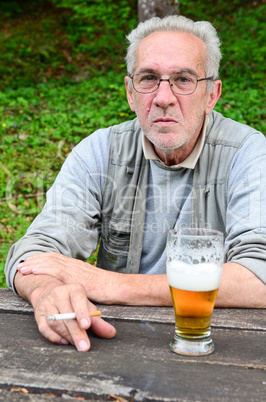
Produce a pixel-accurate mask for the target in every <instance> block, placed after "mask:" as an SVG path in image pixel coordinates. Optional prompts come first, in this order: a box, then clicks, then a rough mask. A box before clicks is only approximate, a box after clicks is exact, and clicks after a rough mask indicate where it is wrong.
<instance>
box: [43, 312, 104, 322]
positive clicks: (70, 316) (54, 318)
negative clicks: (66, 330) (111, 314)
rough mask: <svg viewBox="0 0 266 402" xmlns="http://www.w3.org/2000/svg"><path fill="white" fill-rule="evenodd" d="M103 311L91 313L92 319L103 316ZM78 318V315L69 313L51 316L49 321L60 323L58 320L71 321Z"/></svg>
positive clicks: (48, 318)
mask: <svg viewBox="0 0 266 402" xmlns="http://www.w3.org/2000/svg"><path fill="white" fill-rule="evenodd" d="M101 314H102V313H101V311H100V310H96V311H90V316H91V317H97V316H99V315H101ZM74 318H76V314H75V313H67V314H55V315H49V316H48V317H47V320H48V321H58V320H71V319H74Z"/></svg>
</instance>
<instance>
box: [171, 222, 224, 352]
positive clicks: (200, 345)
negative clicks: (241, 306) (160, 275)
mask: <svg viewBox="0 0 266 402" xmlns="http://www.w3.org/2000/svg"><path fill="white" fill-rule="evenodd" d="M222 266H223V234H222V233H221V232H219V231H217V230H211V229H200V228H198V229H193V228H187V229H173V230H170V231H169V233H168V238H167V261H166V268H167V277H168V283H169V287H170V292H171V296H172V300H173V305H174V310H175V334H174V338H173V340H172V341H171V343H170V349H171V350H172V352H175V353H178V354H181V355H188V356H203V355H208V354H210V353H212V352H213V351H214V344H213V341H212V339H211V317H212V312H213V308H214V303H215V300H216V296H217V293H218V288H219V285H220V280H221V275H222Z"/></svg>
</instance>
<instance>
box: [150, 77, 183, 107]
mask: <svg viewBox="0 0 266 402" xmlns="http://www.w3.org/2000/svg"><path fill="white" fill-rule="evenodd" d="M153 101H154V103H155V105H157V106H160V107H163V108H166V107H168V106H170V105H174V104H175V103H176V102H177V98H176V96H175V94H174V93H173V91H172V90H171V87H170V81H169V79H161V80H160V83H159V87H158V89H157V90H156V92H155V97H154V100H153Z"/></svg>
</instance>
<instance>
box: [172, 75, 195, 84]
mask: <svg viewBox="0 0 266 402" xmlns="http://www.w3.org/2000/svg"><path fill="white" fill-rule="evenodd" d="M174 81H175V82H179V83H182V84H186V83H190V82H192V81H193V80H192V78H191V77H189V76H187V75H177V76H175V77H174Z"/></svg>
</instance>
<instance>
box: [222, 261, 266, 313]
mask: <svg viewBox="0 0 266 402" xmlns="http://www.w3.org/2000/svg"><path fill="white" fill-rule="evenodd" d="M216 307H236V308H237V307H239V308H265V307H266V286H265V285H264V283H263V282H262V281H261V280H260V279H259V278H257V277H256V275H255V274H253V273H252V272H251V271H249V270H248V269H247V268H245V267H243V266H242V265H240V264H237V263H233V262H229V263H226V264H224V266H223V273H222V280H221V284H220V288H219V292H218V296H217V300H216Z"/></svg>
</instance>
